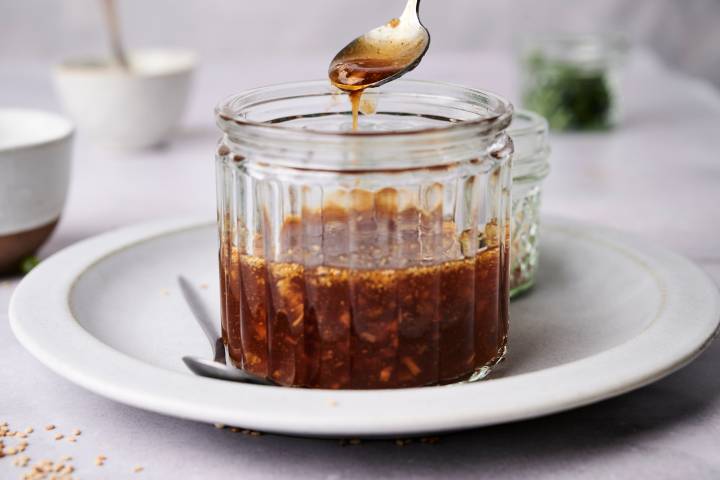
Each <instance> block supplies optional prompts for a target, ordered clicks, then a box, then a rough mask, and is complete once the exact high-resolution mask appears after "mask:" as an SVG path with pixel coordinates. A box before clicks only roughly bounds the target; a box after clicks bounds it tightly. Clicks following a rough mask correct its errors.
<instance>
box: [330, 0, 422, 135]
mask: <svg viewBox="0 0 720 480" xmlns="http://www.w3.org/2000/svg"><path fill="white" fill-rule="evenodd" d="M418 6H419V0H409V1H408V4H407V6H406V7H405V11H404V12H403V14H402V15H401V16H400V17H399V18H394V19H392V20H391V21H390V22H388V23H387V24H386V25H383V26H382V27H378V28H376V29H374V30H371V31H370V32H368V33H366V34H365V35H363V36H361V37H358V38H357V39H355V40H354V41H352V42H351V43H350V44H348V45H347V46H346V47H345V48H343V49H342V50H341V51H340V52H339V53H338V54H337V55H336V56H335V58H334V59H333V61H332V62H331V64H330V69H329V72H328V74H329V77H330V82H331V83H332V84H333V85H334V86H336V87H337V88H339V89H341V90H343V91H346V92H348V94H349V97H350V102H351V104H352V112H353V131H357V129H358V116H359V112H360V103H361V100H362V95H363V92H364V91H365V90H366V89H367V88H374V87H378V86H380V85H383V84H385V83H387V82H390V81H392V80H395V79H397V78H399V77H401V76H402V75H404V74H405V73H407V72H409V71H411V70H412V69H414V68H415V67H416V66H417V65H418V64H419V63H420V60H421V59H422V57H423V56H424V55H425V53H426V52H427V50H428V47H429V46H430V34H429V33H428V31H427V29H426V28H425V27H424V26H423V25H422V24H421V23H420V19H419V18H418Z"/></svg>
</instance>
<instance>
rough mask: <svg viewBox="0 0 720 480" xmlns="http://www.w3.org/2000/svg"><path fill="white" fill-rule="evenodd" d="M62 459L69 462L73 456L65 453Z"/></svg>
mask: <svg viewBox="0 0 720 480" xmlns="http://www.w3.org/2000/svg"><path fill="white" fill-rule="evenodd" d="M61 460H62V461H63V462H69V461H71V460H72V457H71V456H70V455H65V456H64V457H62V459H61Z"/></svg>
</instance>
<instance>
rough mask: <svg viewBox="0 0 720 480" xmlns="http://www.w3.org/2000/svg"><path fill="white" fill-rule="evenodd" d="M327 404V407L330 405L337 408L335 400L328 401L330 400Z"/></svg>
mask: <svg viewBox="0 0 720 480" xmlns="http://www.w3.org/2000/svg"><path fill="white" fill-rule="evenodd" d="M327 403H328V405H330V406H331V407H337V406H338V402H337V400H333V399H330V400H328V402H327Z"/></svg>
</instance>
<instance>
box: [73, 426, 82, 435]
mask: <svg viewBox="0 0 720 480" xmlns="http://www.w3.org/2000/svg"><path fill="white" fill-rule="evenodd" d="M81 433H82V431H80V429H79V428H76V429H75V430H73V432H72V434H73V435H75V436H76V437H77V436H78V435H80V434H81Z"/></svg>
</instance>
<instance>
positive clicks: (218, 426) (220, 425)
mask: <svg viewBox="0 0 720 480" xmlns="http://www.w3.org/2000/svg"><path fill="white" fill-rule="evenodd" d="M213 426H214V427H215V428H217V429H223V428H225V425H223V424H222V423H215V424H214V425H213Z"/></svg>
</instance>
